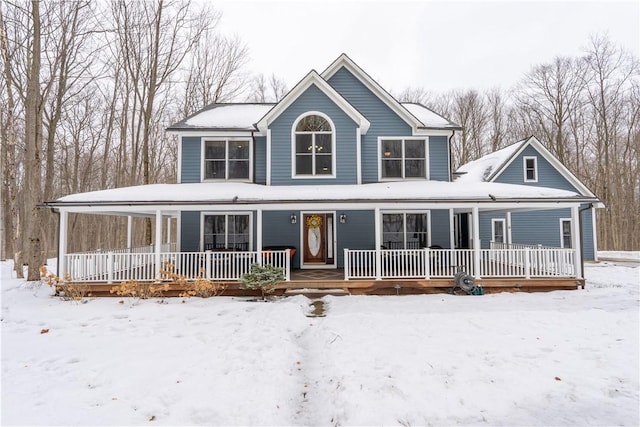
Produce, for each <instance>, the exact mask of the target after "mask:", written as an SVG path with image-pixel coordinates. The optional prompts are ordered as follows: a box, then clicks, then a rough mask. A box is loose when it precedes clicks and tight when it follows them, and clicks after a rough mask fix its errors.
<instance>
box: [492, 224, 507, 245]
mask: <svg viewBox="0 0 640 427" xmlns="http://www.w3.org/2000/svg"><path fill="white" fill-rule="evenodd" d="M498 222H501V223H502V243H507V241H508V239H507V220H506V219H505V218H491V241H492V242H494V243H495V242H496V223H498Z"/></svg>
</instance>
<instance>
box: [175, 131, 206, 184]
mask: <svg viewBox="0 0 640 427" xmlns="http://www.w3.org/2000/svg"><path fill="white" fill-rule="evenodd" d="M201 154H202V147H201V143H200V137H199V136H183V137H182V168H181V175H180V182H183V183H188V182H200V170H201V164H202V159H201Z"/></svg>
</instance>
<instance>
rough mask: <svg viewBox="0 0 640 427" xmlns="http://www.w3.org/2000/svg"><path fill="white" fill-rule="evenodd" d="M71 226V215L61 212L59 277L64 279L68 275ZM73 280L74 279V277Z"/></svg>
mask: <svg viewBox="0 0 640 427" xmlns="http://www.w3.org/2000/svg"><path fill="white" fill-rule="evenodd" d="M68 225H69V214H68V212H67V211H66V210H63V209H61V210H60V217H59V226H58V277H60V278H62V279H64V276H65V274H66V272H67V271H66V266H67V265H66V261H67V259H66V258H67V234H68ZM72 279H73V277H72Z"/></svg>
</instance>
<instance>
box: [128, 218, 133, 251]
mask: <svg viewBox="0 0 640 427" xmlns="http://www.w3.org/2000/svg"><path fill="white" fill-rule="evenodd" d="M132 247H133V217H132V216H131V215H127V248H132Z"/></svg>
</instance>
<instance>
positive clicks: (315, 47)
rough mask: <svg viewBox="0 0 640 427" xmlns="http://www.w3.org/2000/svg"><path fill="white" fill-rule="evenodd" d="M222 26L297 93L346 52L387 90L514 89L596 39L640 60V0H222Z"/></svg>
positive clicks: (255, 63)
mask: <svg viewBox="0 0 640 427" xmlns="http://www.w3.org/2000/svg"><path fill="white" fill-rule="evenodd" d="M214 6H215V7H216V8H218V9H219V10H221V11H222V13H223V16H222V19H221V22H220V24H219V28H220V30H221V31H223V32H224V33H226V34H229V35H232V34H235V35H238V36H239V37H240V38H241V39H242V40H243V41H244V42H245V43H246V45H247V47H248V48H249V53H250V62H249V64H248V66H249V67H248V68H249V69H250V70H251V71H252V72H258V73H260V72H262V73H264V74H265V75H266V76H270V75H271V74H272V73H273V74H275V75H276V76H278V77H280V78H282V79H284V81H285V82H286V83H287V85H288V87H289V88H292V87H293V86H294V85H295V84H296V83H297V82H298V81H299V80H301V79H302V78H303V77H304V76H305V75H306V74H307V73H308V72H309V71H310V70H312V69H315V70H316V71H318V72H322V71H323V70H324V69H325V68H326V67H327V66H328V65H329V64H330V63H331V62H333V60H335V59H336V58H337V57H338V56H339V55H340V54H341V53H346V54H347V55H349V57H351V59H353V60H354V61H355V62H356V63H357V64H358V65H360V66H361V67H362V68H363V69H364V70H365V71H366V72H367V73H369V74H370V75H371V76H372V77H373V78H374V79H376V80H377V81H378V82H379V83H380V84H381V85H382V86H383V87H384V88H385V89H387V90H389V91H390V92H392V93H399V92H401V91H402V90H403V89H405V88H407V87H423V88H425V89H427V90H429V91H434V92H443V91H447V90H450V89H463V88H476V89H481V90H484V89H489V88H493V87H502V88H504V89H507V88H510V87H511V86H513V85H514V84H515V83H517V82H518V80H520V79H521V78H522V76H523V75H524V74H525V73H526V72H527V71H529V70H530V69H531V67H532V66H534V65H538V64H544V63H548V62H551V61H552V60H553V58H554V57H555V56H578V55H580V54H581V53H583V51H584V49H585V48H586V46H587V45H588V43H589V40H590V36H592V35H596V34H607V35H608V37H609V39H610V40H611V41H613V42H614V43H615V44H617V45H621V46H623V47H624V48H625V49H626V50H628V51H630V52H633V53H634V54H635V55H636V56H640V2H639V1H637V0H636V1H624V2H616V1H588V2H587V1H564V2H556V1H527V2H525V1H492V2H488V1H474V2H469V1H446V2H445V1H362V0H360V1H358V0H340V1H334V0H306V1H301V0H299V1H290V0H289V1H285V0H279V1H270V0H262V1H250V0H222V1H216V2H215V3H214Z"/></svg>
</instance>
